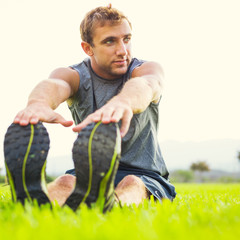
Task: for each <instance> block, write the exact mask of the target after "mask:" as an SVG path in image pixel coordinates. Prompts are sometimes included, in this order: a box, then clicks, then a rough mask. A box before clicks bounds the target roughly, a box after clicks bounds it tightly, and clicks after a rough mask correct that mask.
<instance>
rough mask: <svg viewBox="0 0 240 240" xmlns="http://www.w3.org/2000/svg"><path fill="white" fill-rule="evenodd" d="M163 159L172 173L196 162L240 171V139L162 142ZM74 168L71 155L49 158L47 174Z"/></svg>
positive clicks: (218, 168)
mask: <svg viewBox="0 0 240 240" xmlns="http://www.w3.org/2000/svg"><path fill="white" fill-rule="evenodd" d="M161 149H162V154H163V157H164V159H165V161H166V164H167V167H168V169H169V170H170V171H173V170H176V169H189V167H190V165H191V163H192V162H194V161H198V160H204V161H206V162H207V163H208V164H209V166H210V169H215V170H220V171H224V172H236V171H240V162H238V159H237V152H238V151H240V139H239V140H234V139H223V140H211V141H202V142H192V141H191V142H190V141H189V142H178V141H164V142H161ZM70 168H73V162H72V160H71V155H65V156H58V157H56V156H49V158H48V162H47V173H49V174H51V175H60V174H63V173H64V172H65V171H66V170H67V169H70Z"/></svg>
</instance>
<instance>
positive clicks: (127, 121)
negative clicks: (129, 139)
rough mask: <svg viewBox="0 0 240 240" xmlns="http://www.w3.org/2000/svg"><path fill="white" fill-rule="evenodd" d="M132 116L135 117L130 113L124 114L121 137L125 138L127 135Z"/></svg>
mask: <svg viewBox="0 0 240 240" xmlns="http://www.w3.org/2000/svg"><path fill="white" fill-rule="evenodd" d="M132 116H133V114H131V113H130V112H126V113H125V114H124V116H123V118H122V126H121V129H120V134H121V137H124V136H125V135H126V134H127V132H128V129H129V126H130V122H131V119H132Z"/></svg>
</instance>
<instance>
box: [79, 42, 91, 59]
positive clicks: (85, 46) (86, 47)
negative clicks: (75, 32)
mask: <svg viewBox="0 0 240 240" xmlns="http://www.w3.org/2000/svg"><path fill="white" fill-rule="evenodd" d="M81 46H82V49H83V51H84V52H85V53H86V54H87V55H88V56H89V57H91V56H93V50H92V47H91V45H90V44H89V43H87V42H81Z"/></svg>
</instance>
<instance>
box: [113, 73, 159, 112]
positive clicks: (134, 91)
mask: <svg viewBox="0 0 240 240" xmlns="http://www.w3.org/2000/svg"><path fill="white" fill-rule="evenodd" d="M162 89H163V87H162V85H161V84H160V81H158V80H156V79H154V77H153V76H144V77H135V78H132V79H130V80H129V81H127V82H126V84H125V85H124V87H123V89H122V90H121V92H120V93H119V94H118V95H117V96H116V97H114V98H115V100H118V101H121V102H125V103H127V104H128V105H129V106H130V108H131V109H132V111H133V114H136V113H141V112H143V111H144V110H145V109H146V108H147V107H148V106H149V104H150V103H151V102H154V101H155V102H156V101H158V99H159V97H160V95H161V93H162Z"/></svg>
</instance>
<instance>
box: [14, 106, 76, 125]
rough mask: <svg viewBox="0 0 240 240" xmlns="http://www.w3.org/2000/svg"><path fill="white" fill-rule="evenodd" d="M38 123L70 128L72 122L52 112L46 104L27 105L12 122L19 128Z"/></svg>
mask: <svg viewBox="0 0 240 240" xmlns="http://www.w3.org/2000/svg"><path fill="white" fill-rule="evenodd" d="M39 121H42V122H47V123H60V124H62V125H63V126H64V127H70V126H72V124H73V121H67V120H65V119H64V118H63V117H62V116H61V115H60V114H58V113H56V112H54V111H53V109H52V108H50V107H49V106H48V105H47V104H44V103H41V102H35V103H32V104H29V105H28V106H27V107H26V108H25V109H23V110H22V111H20V112H19V113H18V114H17V115H16V117H15V118H14V121H13V122H14V123H16V124H19V125H21V126H26V125H28V124H29V123H30V124H37V123H38V122H39Z"/></svg>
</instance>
